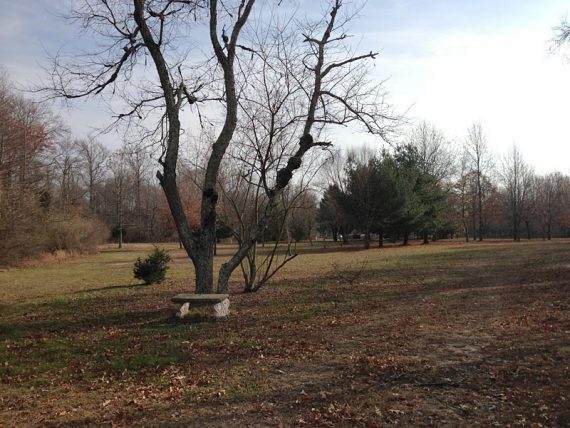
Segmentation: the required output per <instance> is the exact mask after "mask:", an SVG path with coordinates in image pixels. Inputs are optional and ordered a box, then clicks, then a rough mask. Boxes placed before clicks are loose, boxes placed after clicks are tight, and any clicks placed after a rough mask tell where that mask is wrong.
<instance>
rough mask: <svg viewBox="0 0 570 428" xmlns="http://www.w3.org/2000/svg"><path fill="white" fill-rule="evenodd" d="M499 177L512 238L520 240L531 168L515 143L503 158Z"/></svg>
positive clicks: (527, 199) (528, 193) (528, 194)
mask: <svg viewBox="0 0 570 428" xmlns="http://www.w3.org/2000/svg"><path fill="white" fill-rule="evenodd" d="M501 177H502V180H503V185H504V187H505V196H506V204H507V206H508V207H509V210H510V214H511V222H512V226H513V240H515V241H520V226H521V221H522V220H523V213H524V210H525V205H526V204H528V201H529V196H530V186H531V181H532V170H531V169H530V168H529V166H528V165H527V164H526V163H525V162H524V159H523V157H522V154H521V152H520V151H519V149H518V147H517V146H516V145H513V146H512V147H511V149H510V151H509V153H508V154H507V156H505V157H504V159H503V168H502V171H501Z"/></svg>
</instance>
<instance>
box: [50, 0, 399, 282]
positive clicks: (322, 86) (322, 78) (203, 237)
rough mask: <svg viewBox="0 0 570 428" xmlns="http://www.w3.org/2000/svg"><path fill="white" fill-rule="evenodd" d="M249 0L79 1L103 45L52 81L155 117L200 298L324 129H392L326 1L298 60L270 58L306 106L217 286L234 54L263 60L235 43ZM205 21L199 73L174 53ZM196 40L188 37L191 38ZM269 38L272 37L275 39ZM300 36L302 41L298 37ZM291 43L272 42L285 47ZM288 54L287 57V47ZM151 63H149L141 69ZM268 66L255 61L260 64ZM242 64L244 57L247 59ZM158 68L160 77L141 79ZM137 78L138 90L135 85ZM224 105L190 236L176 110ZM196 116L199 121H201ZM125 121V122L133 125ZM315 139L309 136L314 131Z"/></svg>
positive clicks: (61, 67)
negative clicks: (205, 55) (204, 55)
mask: <svg viewBox="0 0 570 428" xmlns="http://www.w3.org/2000/svg"><path fill="white" fill-rule="evenodd" d="M254 3H255V0H239V1H235V2H233V3H232V2H224V3H223V4H222V3H221V2H218V1H217V0H210V1H209V2H207V1H204V0H185V1H172V0H133V1H132V3H127V2H116V3H115V2H113V3H111V2H107V1H104V0H83V1H82V2H81V4H82V7H81V8H80V9H77V10H76V11H75V13H74V15H73V18H74V19H76V20H78V21H80V22H81V24H82V25H83V27H84V29H85V30H86V31H90V32H91V33H95V34H96V35H97V36H98V37H99V39H100V40H101V41H102V42H106V43H107V46H106V47H105V48H104V49H102V50H100V51H98V52H96V53H92V54H90V55H86V56H79V57H75V58H72V59H71V60H69V61H65V60H64V59H62V58H55V60H54V66H53V68H52V73H51V94H52V95H55V96H58V97H63V98H67V99H73V98H81V97H88V96H101V95H102V94H107V95H113V94H117V95H119V96H121V97H122V99H123V100H124V101H126V102H127V103H128V105H129V108H127V110H126V111H125V112H122V113H120V114H118V115H117V119H118V120H128V121H132V120H136V119H138V118H139V119H145V118H147V119H149V118H153V117H155V118H156V117H158V121H157V123H156V126H154V127H153V128H151V130H150V131H149V133H148V134H147V135H150V136H151V137H152V138H154V139H156V140H158V141H160V142H161V143H162V146H163V152H162V155H161V156H160V157H159V163H160V165H161V167H162V169H161V171H159V172H158V173H157V177H158V179H159V181H160V184H161V186H162V188H163V190H164V193H165V195H166V198H167V200H168V204H169V207H170V211H171V213H172V216H173V218H174V222H175V224H176V227H177V229H178V234H179V236H180V239H181V241H182V243H183V246H184V248H185V249H186V252H187V254H188V256H189V257H190V259H191V260H192V262H193V264H194V267H195V272H196V292H198V293H211V292H213V291H215V290H217V291H218V292H225V291H226V290H227V287H228V281H229V278H230V275H231V273H232V272H233V271H234V270H235V269H236V268H237V267H238V266H239V265H240V263H241V261H242V260H243V259H244V257H246V255H247V253H248V252H249V250H250V249H251V247H252V246H253V245H254V244H255V242H257V240H258V239H259V237H260V236H261V233H262V231H263V229H264V227H265V225H266V224H267V221H268V219H269V218H270V217H271V215H272V212H273V210H274V209H275V208H276V206H277V205H278V201H279V200H280V195H281V193H282V192H283V190H284V189H285V188H286V186H287V185H288V184H289V182H290V181H291V179H292V177H293V173H294V172H295V171H296V170H298V169H299V168H300V167H301V164H302V160H303V157H304V156H305V154H306V153H307V152H309V151H310V150H311V149H312V148H314V147H322V146H328V145H329V143H328V142H319V141H318V140H317V137H318V131H319V130H320V129H322V127H323V126H324V125H325V124H331V123H333V124H339V125H346V124H349V123H353V122H354V123H356V122H357V123H361V124H362V125H364V128H365V129H366V130H367V131H368V132H371V133H375V134H377V135H380V136H384V135H385V134H386V132H387V130H388V129H389V128H390V126H391V125H392V124H393V122H392V121H391V119H392V117H391V116H390V115H389V114H388V110H387V108H386V105H385V103H384V95H385V94H384V92H383V90H382V85H381V84H374V83H373V82H370V81H369V80H368V78H367V68H366V67H362V66H361V65H360V64H363V62H365V61H366V60H370V59H374V58H375V56H376V54H375V53H373V52H370V53H365V54H362V55H356V54H353V53H352V51H351V50H350V49H349V50H346V49H343V47H344V43H345V41H346V38H347V36H346V34H345V32H344V27H345V25H346V23H347V19H346V17H343V16H341V14H340V13H339V11H340V10H341V8H342V1H341V0H334V1H332V2H331V3H330V5H329V6H330V7H329V12H328V13H327V14H326V15H325V16H324V17H323V18H322V20H320V21H319V22H315V23H311V24H310V25H307V26H305V27H304V31H300V32H301V33H302V39H301V40H302V44H301V45H298V44H297V45H295V49H297V48H299V47H300V48H301V50H300V51H298V52H297V56H296V57H289V58H287V57H283V56H280V54H279V53H278V54H276V55H271V61H270V62H271V63H272V64H278V65H279V68H280V73H282V74H283V77H282V79H281V81H282V80H283V79H286V80H288V82H289V83H290V84H291V85H294V86H295V87H296V88H297V89H296V90H295V91H293V93H295V94H297V95H296V96H298V97H302V98H304V101H303V102H302V103H300V104H299V105H300V108H299V110H298V114H295V115H294V120H295V122H297V123H299V124H300V126H299V133H298V137H299V138H298V146H297V149H296V150H295V151H294V152H293V153H291V154H290V155H287V156H286V158H284V159H283V163H282V164H280V166H279V167H278V169H277V170H276V172H275V175H274V179H273V180H268V179H267V178H266V179H265V180H264V182H263V191H264V192H265V194H266V196H267V201H268V202H267V205H266V209H265V211H264V213H263V214H262V215H261V216H260V217H259V221H258V222H257V224H256V225H254V226H253V227H252V228H251V230H250V231H249V233H248V236H247V237H246V238H245V239H244V240H243V242H242V243H241V245H240V247H239V249H238V250H237V251H236V253H235V254H234V255H233V256H232V257H231V258H230V259H229V260H228V261H227V262H226V263H224V264H223V265H222V266H221V268H220V271H219V275H218V282H217V287H216V288H215V287H214V275H213V254H214V246H215V241H216V217H217V216H216V206H217V202H218V188H217V184H218V179H219V173H220V168H221V165H222V160H223V158H224V155H225V154H226V151H227V150H228V147H229V146H230V143H231V141H232V139H233V137H234V131H235V129H236V126H237V123H238V115H239V114H238V113H239V102H240V97H239V95H240V92H239V91H241V89H242V88H243V86H242V82H240V81H239V80H238V78H239V76H237V77H236V63H237V61H238V60H239V59H238V51H244V52H245V53H246V54H247V55H246V56H245V57H247V56H249V55H250V54H252V55H253V58H254V59H256V58H259V56H258V55H257V54H256V53H257V49H256V47H255V46H254V47H249V46H245V45H243V44H241V43H240V42H238V39H239V37H240V33H241V32H242V30H243V29H244V27H245V25H246V22H247V21H248V19H249V16H250V14H251V11H252V9H253V6H254ZM204 17H206V19H207V22H208V33H209V39H210V45H211V52H212V58H215V61H212V60H208V63H207V64H206V66H205V67H197V66H189V65H188V64H187V59H188V52H186V51H184V47H183V46H180V45H177V42H178V41H179V40H180V37H181V35H182V34H184V35H186V37H188V36H187V34H188V31H189V30H190V27H191V26H192V24H193V22H194V21H195V20H200V19H202V18H204ZM190 34H192V33H190ZM271 34H275V33H271ZM297 38H299V34H297ZM290 41H291V39H283V40H279V39H277V41H276V43H277V44H281V45H282V46H288V45H287V43H290ZM289 51H292V50H291V49H290V48H289ZM149 60H150V65H147V63H148V62H149ZM268 60H269V59H268V58H263V57H261V64H267V63H268ZM244 61H245V59H244ZM151 67H152V68H154V71H155V76H156V79H154V80H148V78H146V77H144V76H145V73H148V71H149V68H151ZM139 76H140V80H138V81H139V82H141V83H132V80H133V79H136V78H137V77H139ZM211 99H216V100H217V101H218V102H221V105H222V106H223V108H222V110H223V111H222V116H223V119H222V125H221V129H220V130H219V132H218V134H217V136H216V138H215V141H214V142H213V144H212V146H211V148H210V152H209V156H208V159H207V163H206V165H205V167H204V170H203V171H204V174H203V180H202V183H201V186H200V187H201V189H202V198H201V207H200V225H199V227H198V228H197V229H191V228H190V225H189V223H188V219H187V217H186V214H185V210H184V206H183V203H182V200H181V197H180V192H179V183H178V181H177V165H178V161H179V151H180V135H181V130H182V124H181V111H182V109H183V108H185V107H187V106H191V107H196V108H197V107H198V106H199V105H200V104H201V103H202V102H205V101H206V100H211ZM200 117H202V116H200ZM129 123H131V122H129ZM314 130H316V131H317V132H316V133H315V135H313V131H314Z"/></svg>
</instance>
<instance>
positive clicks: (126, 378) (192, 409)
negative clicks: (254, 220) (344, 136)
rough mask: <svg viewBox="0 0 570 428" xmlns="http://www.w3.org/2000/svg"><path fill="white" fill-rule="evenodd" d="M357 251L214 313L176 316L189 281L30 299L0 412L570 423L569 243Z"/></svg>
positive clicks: (166, 421) (123, 417) (172, 418)
mask: <svg viewBox="0 0 570 428" xmlns="http://www.w3.org/2000/svg"><path fill="white" fill-rule="evenodd" d="M387 251H393V252H395V253H398V254H397V255H393V257H392V256H391V258H389V259H386V261H385V262H384V261H383V262H379V261H378V260H384V258H385V257H386V254H387V253H386V252H387ZM355 254H356V255H359V256H362V257H365V258H366V260H368V261H370V263H367V264H366V268H365V269H361V266H362V262H358V261H356V262H354V263H353V265H354V271H355V272H354V275H351V272H350V266H348V267H347V266H346V265H345V267H344V268H343V275H346V276H348V277H351V278H352V276H356V280H355V281H339V275H338V271H339V269H340V268H339V267H338V266H333V268H332V271H331V268H330V266H331V265H330V262H329V261H328V253H325V252H323V253H321V254H319V253H318V252H315V254H311V255H307V256H305V257H307V258H310V259H309V260H308V262H310V263H307V266H310V267H311V271H307V272H305V275H301V274H299V275H298V276H297V277H294V278H292V277H289V278H287V279H285V278H282V279H280V280H279V281H277V282H275V283H273V284H272V285H271V286H268V287H267V288H266V289H265V290H262V291H261V292H259V293H256V294H253V295H243V294H234V295H232V297H231V302H232V306H231V310H232V314H231V316H230V317H229V318H227V319H223V320H219V321H217V322H207V321H203V318H201V317H199V316H197V317H195V318H193V319H191V320H189V321H184V322H174V321H172V320H171V319H170V318H169V311H168V309H167V302H168V300H169V298H170V297H171V295H173V294H174V293H175V292H176V291H177V290H178V289H179V288H180V286H179V284H177V283H167V284H163V285H161V286H160V287H156V288H141V289H137V290H132V289H129V290H125V291H120V290H119V291H113V293H112V294H111V292H110V291H105V290H103V291H101V292H98V293H94V294H92V295H88V296H82V297H80V298H76V299H73V300H69V301H68V300H65V299H63V300H62V299H60V300H54V301H47V302H44V303H40V304H31V303H29V304H28V303H25V302H22V303H15V304H14V306H13V307H11V308H8V309H7V314H6V316H3V319H2V321H1V327H2V348H3V349H2V351H3V352H2V355H3V356H2V358H3V359H4V361H2V368H1V374H2V383H1V385H0V388H1V395H0V403H1V406H0V408H1V410H0V420H1V421H2V422H3V423H4V424H5V425H6V426H19V425H22V424H24V425H38V426H69V425H71V426H95V425H96V426H100V425H108V426H127V425H132V424H134V425H142V426H360V427H378V426H384V425H390V424H397V425H406V426H417V425H420V426H442V425H451V426H458V425H459V426H472V425H478V426H507V425H508V426H537V427H539V426H553V425H560V426H564V425H568V424H570V410H569V409H570V403H569V401H568V400H570V397H569V392H570V382H569V380H568V379H570V369H569V362H570V340H569V339H570V312H569V310H568V309H569V308H570V293H569V288H568V287H570V283H569V281H570V242H568V241H557V242H551V243H548V242H544V243H543V242H536V243H518V244H517V243H503V244H493V245H490V244H471V245H457V244H455V245H448V244H438V245H430V246H429V247H414V248H411V249H407V250H406V251H401V252H400V250H399V249H397V248H394V249H384V250H378V249H374V250H368V251H366V252H364V251H363V252H351V257H352V256H354V255H355ZM355 257H356V256H355ZM293 271H294V272H295V270H293ZM284 276H285V277H287V272H285V275H284ZM237 289H238V284H236V291H237Z"/></svg>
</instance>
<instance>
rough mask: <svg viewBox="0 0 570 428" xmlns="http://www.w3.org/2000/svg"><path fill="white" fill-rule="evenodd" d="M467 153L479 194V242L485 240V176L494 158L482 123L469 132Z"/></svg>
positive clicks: (466, 146)
mask: <svg viewBox="0 0 570 428" xmlns="http://www.w3.org/2000/svg"><path fill="white" fill-rule="evenodd" d="M465 151H466V153H467V156H468V158H469V161H470V169H471V171H473V173H474V174H475V184H476V192H477V220H478V230H477V235H478V239H479V241H482V240H483V230H484V218H483V203H484V199H485V185H484V181H485V176H487V175H488V174H489V173H490V171H491V169H492V158H491V154H490V152H489V145H488V142H487V137H486V136H485V133H484V131H483V126H482V125H481V123H474V124H473V125H471V127H470V128H469V129H468V130H467V139H466V141H465Z"/></svg>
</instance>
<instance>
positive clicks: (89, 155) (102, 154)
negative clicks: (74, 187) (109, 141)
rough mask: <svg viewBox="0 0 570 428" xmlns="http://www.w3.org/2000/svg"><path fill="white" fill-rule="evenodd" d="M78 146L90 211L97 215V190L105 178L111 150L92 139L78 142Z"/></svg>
mask: <svg viewBox="0 0 570 428" xmlns="http://www.w3.org/2000/svg"><path fill="white" fill-rule="evenodd" d="M76 146H77V154H78V155H79V159H80V162H81V166H82V169H83V172H84V174H83V181H84V185H85V186H86V187H87V195H88V201H89V209H90V210H91V212H92V213H95V212H96V211H97V206H96V201H95V197H96V189H97V187H98V186H99V185H100V184H101V183H102V181H103V178H104V177H105V172H106V170H105V163H106V161H107V158H108V157H109V150H108V149H107V148H106V147H105V146H104V145H103V144H101V143H100V142H98V141H96V140H95V139H94V138H92V137H90V138H88V139H83V140H78V141H77V142H76Z"/></svg>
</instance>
